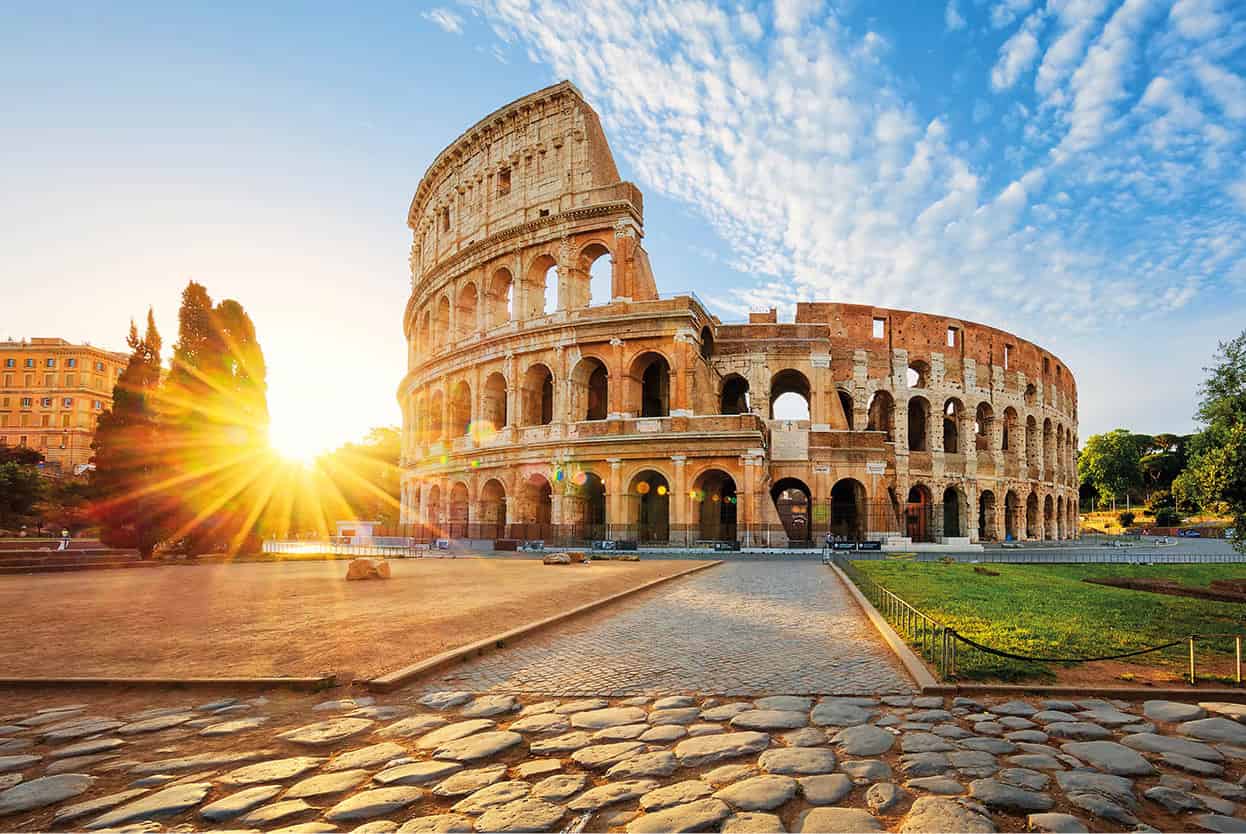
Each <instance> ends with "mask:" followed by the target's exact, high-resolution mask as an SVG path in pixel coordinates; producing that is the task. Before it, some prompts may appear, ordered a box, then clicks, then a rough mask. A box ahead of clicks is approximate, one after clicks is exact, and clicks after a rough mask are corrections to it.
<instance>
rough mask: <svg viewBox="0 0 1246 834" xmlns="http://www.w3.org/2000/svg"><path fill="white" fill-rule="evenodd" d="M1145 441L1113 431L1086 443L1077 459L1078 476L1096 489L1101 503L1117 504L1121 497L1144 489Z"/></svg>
mask: <svg viewBox="0 0 1246 834" xmlns="http://www.w3.org/2000/svg"><path fill="white" fill-rule="evenodd" d="M1142 437H1145V435H1137V434H1131V433H1130V432H1129V431H1128V430H1126V429H1113V430H1112V431H1110V432H1107V433H1106V434H1095V435H1091V436H1090V438H1089V439H1087V441H1086V445H1085V446H1083V447H1082V452H1081V455H1079V456H1078V460H1077V474H1078V476H1079V477H1080V478H1081V479H1082V481H1083V482H1087V483H1090V484H1092V485H1093V486H1094V488H1095V492H1096V493H1098V495H1099V500H1100V501H1101V502H1103V503H1106V502H1107V501H1109V500H1110V501H1112V502H1115V500H1116V497H1117V496H1118V495H1124V494H1126V493H1127V492H1129V491H1130V490H1132V489H1136V488H1137V487H1139V486H1140V485H1141V482H1142V476H1141V470H1140V469H1139V463H1140V462H1141V460H1142V440H1141V439H1140V438H1142Z"/></svg>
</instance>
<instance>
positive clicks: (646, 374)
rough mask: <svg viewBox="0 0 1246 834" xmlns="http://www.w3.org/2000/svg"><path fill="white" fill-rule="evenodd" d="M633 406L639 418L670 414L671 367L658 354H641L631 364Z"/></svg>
mask: <svg viewBox="0 0 1246 834" xmlns="http://www.w3.org/2000/svg"><path fill="white" fill-rule="evenodd" d="M630 377H631V384H632V386H633V391H634V393H633V397H634V399H633V404H634V405H635V406H638V408H637V409H636V410H637V411H638V412H639V413H640V416H641V417H666V416H669V415H670V413H671V366H670V364H669V363H668V362H667V361H666V357H665V356H663V355H662V354H660V353H642V354H641V355H640V356H637V357H636V359H635V360H634V361H633V362H632V372H631V374H630Z"/></svg>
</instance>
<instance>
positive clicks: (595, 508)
mask: <svg viewBox="0 0 1246 834" xmlns="http://www.w3.org/2000/svg"><path fill="white" fill-rule="evenodd" d="M571 483H572V489H571V490H570V491H569V492H568V493H567V495H566V497H565V498H564V499H563V508H564V512H566V513H568V517H569V519H570V522H571V529H570V530H568V531H567V535H568V537H569V538H571V539H575V540H577V541H598V540H600V539H604V538H606V485H605V484H604V483H602V480H601V478H600V477H598V475H597V473H596V472H587V471H581V472H577V473H576V474H575V475H574V476H572V478H571Z"/></svg>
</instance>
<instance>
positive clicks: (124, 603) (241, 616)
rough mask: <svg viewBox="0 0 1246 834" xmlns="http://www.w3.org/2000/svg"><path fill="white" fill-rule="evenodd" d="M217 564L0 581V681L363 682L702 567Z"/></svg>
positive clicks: (480, 562)
mask: <svg viewBox="0 0 1246 834" xmlns="http://www.w3.org/2000/svg"><path fill="white" fill-rule="evenodd" d="M390 564H391V566H392V569H393V578H392V579H390V580H389V581H368V582H346V581H345V580H344V579H343V578H342V577H343V576H345V574H346V563H345V562H299V563H285V564H238V565H229V564H215V565H194V566H173V565H171V566H164V567H156V568H147V569H130V570H111V571H88V572H78V573H62V574H36V575H29V576H0V633H2V634H5V635H7V637H6V639H5V641H4V650H2V651H0V677H22V676H55V677H66V676H99V675H107V676H134V677H222V676H229V677H234V676H242V675H299V676H302V675H318V674H327V673H336V674H337V675H338V676H339V680H351V679H352V678H371V677H375V676H376V675H379V674H382V673H384V672H388V671H392V670H394V669H398V668H400V667H402V666H406V665H408V664H410V663H414V662H416V661H418V660H421V659H423V658H426V657H431V656H433V655H435V654H439V653H440V652H443V651H445V650H447V649H451V648H454V647H455V646H461V645H464V644H466V643H470V642H472V641H474V640H478V639H481V638H483V637H487V636H489V635H491V634H494V633H497V632H499V631H505V630H506V629H509V628H513V627H516V626H519V625H522V624H524V623H528V622H531V621H533V620H539V619H542V618H544V617H549V616H552V615H554V614H557V613H559V612H561V611H566V610H567V609H570V608H574V607H576V606H578V605H582V604H584V603H587V602H591V601H593V600H596V599H601V598H603V597H606V596H609V595H611V594H614V593H618V592H619V591H623V590H626V589H628V588H631V587H634V586H636V585H639V584H641V583H644V582H647V581H649V580H652V579H656V578H658V577H661V576H669V575H671V574H674V573H678V572H680V571H684V570H688V569H689V568H692V567H694V566H695V565H697V564H701V563H698V562H689V561H665V562H664V561H643V562H631V563H626V562H595V563H593V564H592V565H591V566H589V567H586V566H583V565H569V566H557V567H554V566H546V565H542V564H541V562H540V561H539V560H505V561H503V560H492V559H437V560H433V559H427V560H409V561H407V560H394V561H391V563H390Z"/></svg>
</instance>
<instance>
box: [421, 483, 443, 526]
mask: <svg viewBox="0 0 1246 834" xmlns="http://www.w3.org/2000/svg"><path fill="white" fill-rule="evenodd" d="M442 520H443V519H442V517H441V487H439V486H437V485H436V484H434V485H433V486H431V487H429V489H428V511H427V514H426V516H425V519H424V522H425V523H426V524H427V525H428V529H429V532H430V533H431V534H432V536H433V538H437V539H440V538H444V537H445V527H444V526H443V525H442Z"/></svg>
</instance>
